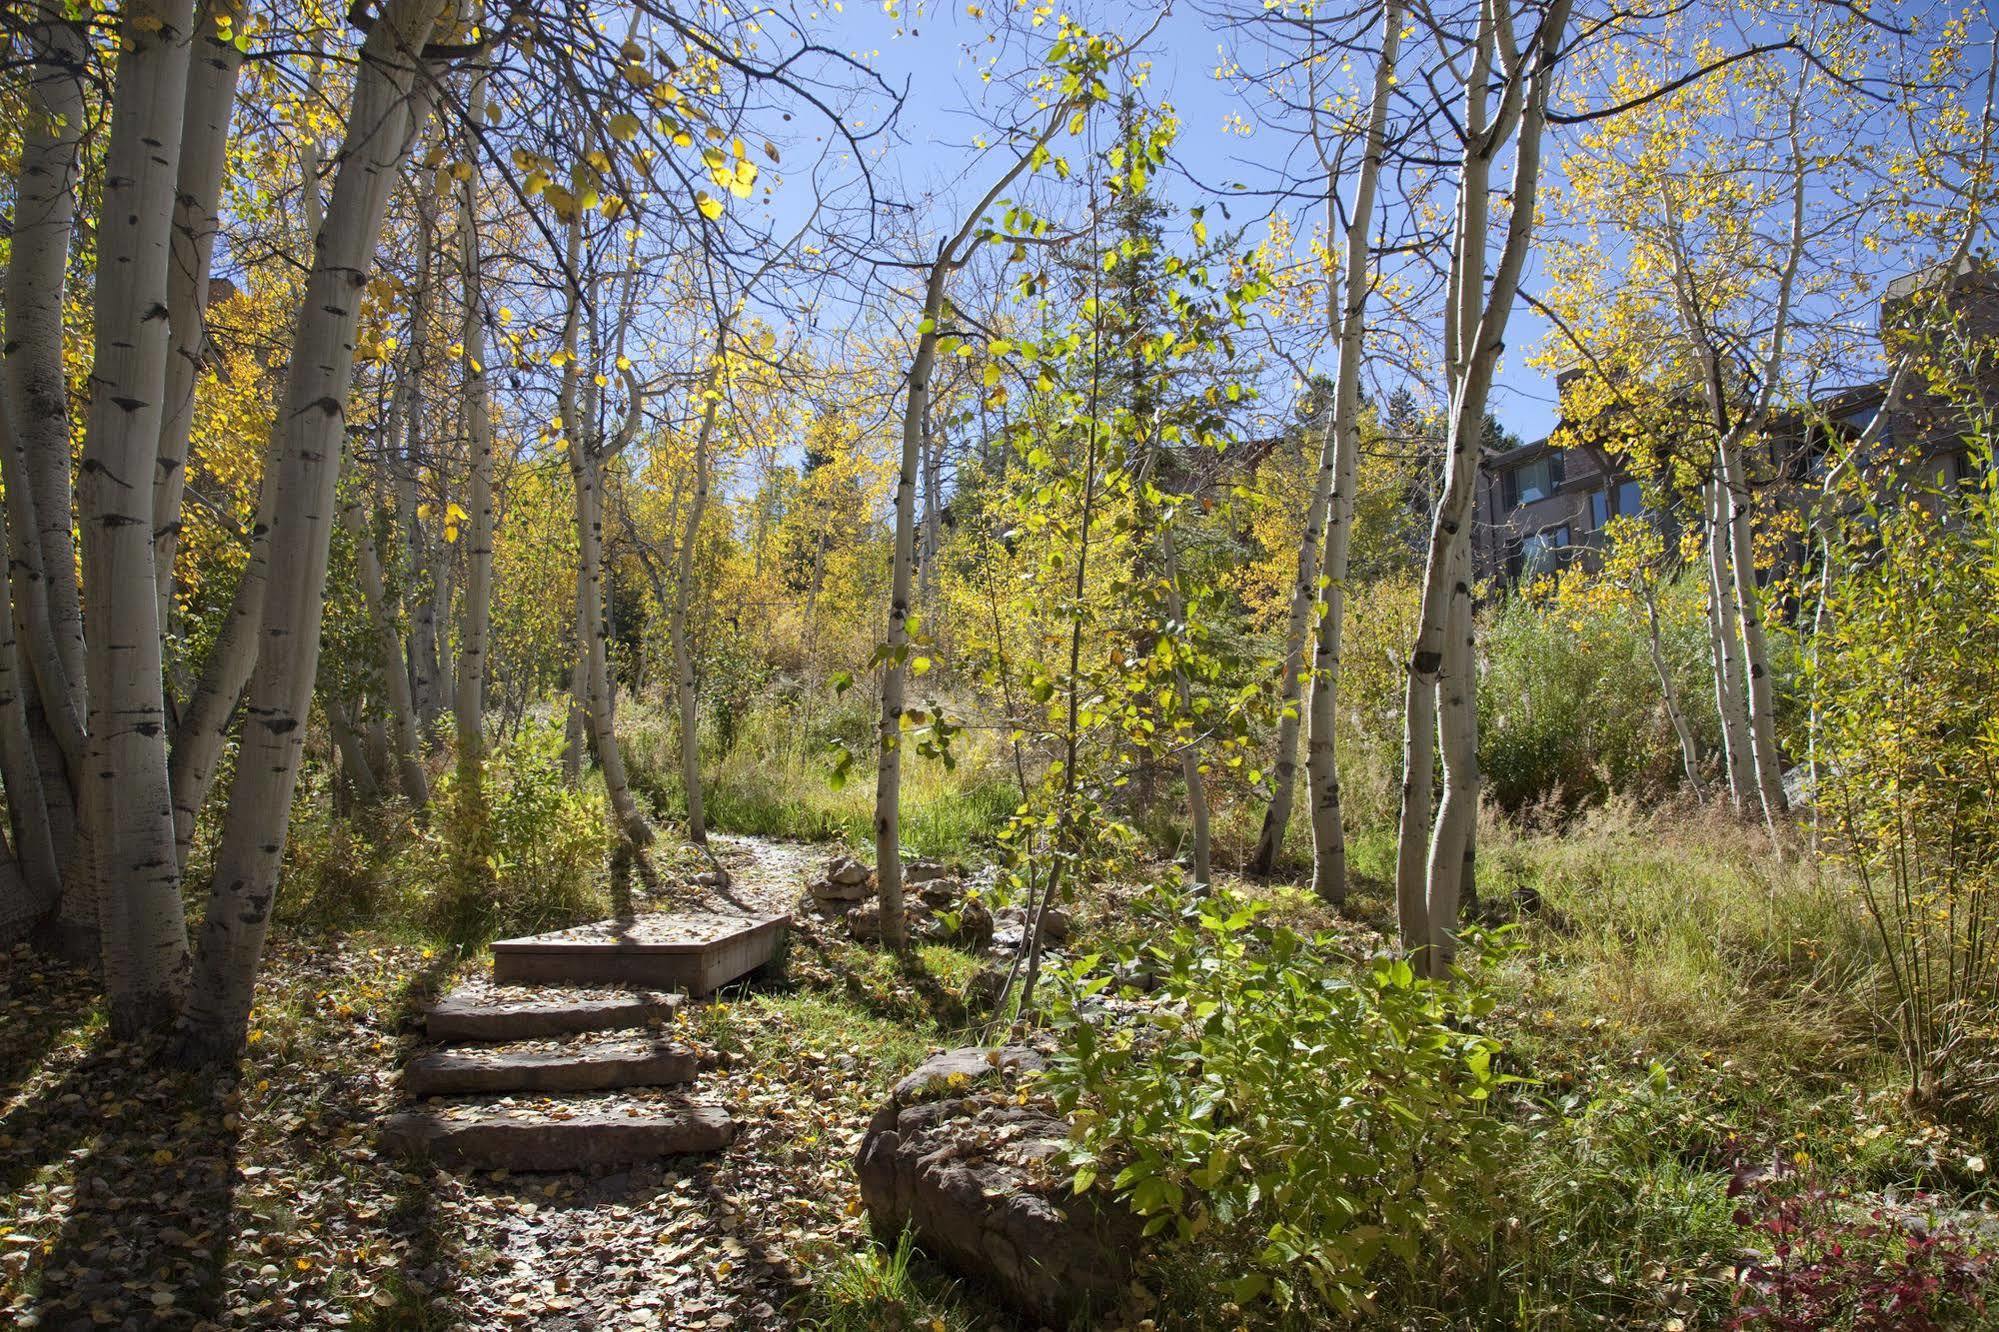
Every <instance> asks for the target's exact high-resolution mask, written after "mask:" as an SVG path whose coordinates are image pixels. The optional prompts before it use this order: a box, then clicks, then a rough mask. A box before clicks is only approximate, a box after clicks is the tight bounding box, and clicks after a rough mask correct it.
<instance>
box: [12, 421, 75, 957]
mask: <svg viewBox="0 0 1999 1332" xmlns="http://www.w3.org/2000/svg"><path fill="white" fill-rule="evenodd" d="M6 430H7V411H6V402H5V395H4V394H0V435H4V434H5V432H6ZM11 583H12V579H11V578H10V576H9V572H8V570H7V568H6V567H5V562H4V561H0V781H4V782H5V787H6V793H7V815H8V822H9V826H10V828H11V830H12V833H13V838H12V842H13V849H14V852H15V856H14V858H15V860H16V861H18V862H19V863H18V866H17V876H18V883H17V884H16V885H15V887H16V890H17V891H16V893H15V896H14V898H13V901H14V904H15V905H14V910H13V911H12V912H9V911H8V910H7V909H6V908H4V907H0V943H12V942H15V941H16V940H18V939H19V938H20V936H21V934H22V932H24V931H25V930H26V929H27V928H29V927H32V926H34V925H38V924H40V923H41V922H42V921H44V920H46V919H47V918H48V917H49V916H50V915H51V914H52V913H53V912H54V911H55V909H56V903H57V902H58V901H59V900H60V898H61V896H62V862H61V861H60V859H59V858H58V857H57V855H56V845H55V835H54V833H53V832H52V831H51V830H50V827H49V811H48V804H47V800H46V798H45V797H44V795H43V792H42V774H41V771H40V769H39V768H38V767H37V766H36V763H35V751H34V746H33V744H32V743H31V742H30V741H29V739H28V714H27V699H26V691H27V690H28V689H29V688H31V687H32V686H31V685H30V684H29V682H28V680H27V679H26V673H25V671H24V670H23V669H22V667H21V658H20V651H19V646H20V645H19V640H18V637H17V635H16V633H15V630H14V600H13V593H12V587H11Z"/></svg>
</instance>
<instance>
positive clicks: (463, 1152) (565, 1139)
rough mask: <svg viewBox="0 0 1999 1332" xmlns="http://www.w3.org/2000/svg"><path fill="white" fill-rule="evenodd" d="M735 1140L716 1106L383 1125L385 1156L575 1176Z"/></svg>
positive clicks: (470, 1112)
mask: <svg viewBox="0 0 1999 1332" xmlns="http://www.w3.org/2000/svg"><path fill="white" fill-rule="evenodd" d="M735 1136H736V1125H735V1122H734V1121H733V1120H731V1119H730V1118H729V1112H728V1111H726V1110H724V1109H722V1108H721V1107H720V1106H711V1105H689V1104H686V1103H684V1102H678V1101H639V1100H628V1099H619V1098H603V1099H589V1098H581V1099H577V1100H574V1101H552V1102H551V1101H544V1102H533V1103H519V1104H517V1103H511V1102H503V1103H500V1104H497V1105H443V1106H434V1107H429V1108H426V1109H422V1110H406V1111H404V1112H402V1113H401V1114H397V1115H392V1116H390V1117H389V1119H388V1121H387V1122H386V1123H384V1124H383V1125H382V1131H381V1136H380V1139H379V1145H380V1148H381V1150H382V1151H383V1152H385V1153H387V1154H389V1155H392V1156H402V1157H411V1158H418V1159H423V1160H428V1161H430V1162H432V1163H434V1164H436V1165H440V1166H444V1167H447V1168H449V1167H469V1168H471V1169H475V1170H520V1171H534V1170H578V1169H581V1168H583V1167H585V1166H624V1165H636V1164H638V1163H640V1162H643V1161H653V1160H657V1159H659V1158H660V1157H664V1156H691V1155H695V1154H697V1153H705V1152H718V1151H721V1150H722V1149H723V1148H725V1147H727V1146H728V1145H729V1143H730V1142H731V1141H732V1140H733V1139H734V1138H735Z"/></svg>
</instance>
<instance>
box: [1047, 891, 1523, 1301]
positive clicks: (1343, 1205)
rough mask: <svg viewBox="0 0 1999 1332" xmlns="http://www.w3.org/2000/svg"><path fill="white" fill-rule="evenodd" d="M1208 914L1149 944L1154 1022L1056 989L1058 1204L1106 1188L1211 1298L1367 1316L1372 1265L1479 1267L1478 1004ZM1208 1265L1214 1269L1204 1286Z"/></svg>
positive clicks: (1472, 986)
mask: <svg viewBox="0 0 1999 1332" xmlns="http://www.w3.org/2000/svg"><path fill="white" fill-rule="evenodd" d="M1262 916H1263V907H1262V906H1261V904H1259V903H1254V902H1250V901H1247V900H1245V899H1242V898H1239V897H1235V896H1232V895H1230V894H1227V893H1218V894H1216V895H1214V896H1212V897H1210V898H1207V899H1206V900H1204V901H1201V902H1199V903H1197V904H1194V905H1192V906H1189V907H1187V908H1185V909H1184V911H1181V912H1179V913H1178V918H1177V919H1169V920H1167V921H1166V922H1164V924H1163V925H1162V926H1161V928H1160V929H1159V930H1158V931H1157V932H1156V934H1157V938H1158V942H1156V943H1154V944H1152V945H1150V946H1149V947H1148V948H1146V949H1145V953H1144V956H1143V958H1142V959H1126V962H1127V964H1131V963H1133V962H1137V963H1138V964H1139V965H1143V966H1146V967H1148V968H1149V969H1150V970H1151V972H1152V974H1153V975H1155V976H1156V977H1157V978H1158V980H1159V987H1158V990H1157V991H1156V993H1155V994H1154V996H1153V998H1154V1000H1155V1004H1154V1005H1153V1006H1150V1007H1148V1008H1147V1009H1146V1010H1145V1012H1144V1015H1143V1016H1141V1017H1139V1018H1136V1019H1134V1020H1132V1021H1127V1022H1121V1021H1106V1020H1105V1019H1104V1013H1103V1010H1102V1008H1101V1005H1100V1003H1099V996H1100V995H1101V992H1102V991H1103V990H1104V989H1105V988H1107V987H1108V985H1109V984H1110V977H1109V976H1108V975H1106V974H1102V973H1099V974H1095V975H1092V971H1093V970H1094V968H1095V966H1096V962H1097V959H1088V960H1086V961H1084V962H1083V963H1080V964H1078V965H1077V966H1076V967H1075V968H1073V969H1072V970H1071V971H1070V972H1069V973H1068V974H1067V977H1066V979H1067V981H1068V984H1067V986H1066V991H1065V994H1064V995H1063V997H1062V998H1061V999H1060V1000H1059V1001H1058V1005H1057V1008H1056V1017H1055V1020H1056V1022H1057V1025H1058V1027H1059V1028H1060V1030H1061V1036H1062V1040H1061V1048H1062V1053H1061V1054H1060V1055H1059V1056H1058V1057H1057V1058H1056V1060H1055V1061H1054V1064H1053V1067H1052V1068H1051V1071H1050V1074H1049V1080H1048V1085H1049V1087H1050V1088H1051V1090H1052V1091H1053V1093H1054V1095H1055V1097H1056V1102H1057V1104H1058V1106H1059V1107H1060V1108H1061V1109H1062V1110H1063V1111H1064V1112H1065V1113H1068V1114H1070V1115H1071V1116H1072V1117H1073V1119H1074V1121H1075V1124H1076V1129H1077V1132H1076V1141H1075V1143H1074V1145H1073V1147H1072V1148H1071V1151H1070V1163H1071V1165H1072V1166H1073V1167H1074V1169H1075V1172H1076V1173H1075V1188H1076V1189H1077V1191H1078V1192H1081V1191H1084V1190H1087V1189H1089V1188H1091V1187H1092V1186H1094V1185H1096V1184H1097V1182H1098V1180H1099V1179H1100V1178H1101V1177H1105V1176H1107V1177H1108V1178H1109V1184H1110V1187H1111V1188H1113V1189H1114V1190H1116V1192H1117V1193H1118V1194H1119V1195H1120V1196H1122V1197H1123V1198H1125V1199H1126V1200H1127V1201H1128V1202H1129V1204H1130V1205H1131V1207H1132V1208H1133V1209H1134V1210H1135V1211H1136V1212H1137V1213H1138V1214H1139V1215H1141V1216H1143V1217H1145V1218H1146V1225H1147V1230H1148V1232H1149V1233H1153V1234H1159V1233H1165V1234H1167V1235H1168V1236H1169V1237H1170V1238H1171V1239H1175V1240H1177V1241H1179V1242H1181V1243H1182V1244H1184V1245H1186V1246H1187V1254H1188V1256H1189V1257H1190V1258H1196V1259H1198V1260H1199V1261H1200V1262H1201V1263H1203V1264H1205V1265H1206V1268H1207V1275H1208V1277H1209V1278H1210V1283H1211V1284H1213V1282H1214V1281H1216V1280H1219V1281H1221V1282H1222V1284H1224V1286H1225V1288H1226V1293H1227V1295H1228V1296H1229V1298H1231V1299H1233V1300H1235V1301H1237V1302H1240V1303H1248V1302H1250V1301H1252V1300H1258V1299H1268V1300H1270V1301H1272V1302H1274V1303H1275V1304H1277V1305H1278V1306H1280V1307H1291V1306H1294V1305H1300V1304H1311V1303H1317V1304H1319V1305H1321V1306H1323V1307H1326V1308H1329V1309H1331V1310H1332V1311H1334V1312H1336V1313H1339V1314H1341V1315H1355V1314H1359V1313H1363V1312H1366V1311H1367V1310H1368V1309H1369V1308H1370V1307H1371V1301H1372V1292H1373V1290H1374V1289H1375V1287H1376V1285H1377V1284H1378V1283H1379V1282H1380V1281H1381V1280H1382V1279H1384V1264H1392V1263H1400V1264H1401V1265H1403V1266H1404V1267H1405V1268H1406V1269H1410V1270H1413V1269H1415V1267H1416V1265H1417V1263H1418V1261H1419V1257H1420V1258H1421V1260H1422V1261H1423V1262H1425V1263H1426V1264H1432V1265H1433V1264H1435V1263H1436V1262H1437V1257H1438V1251H1439V1249H1440V1248H1442V1249H1443V1250H1445V1251H1447V1252H1456V1251H1463V1250H1466V1249H1473V1248H1477V1247H1479V1246H1481V1245H1482V1244H1483V1243H1484V1242H1485V1240H1486V1239H1487V1238H1489V1235H1490V1220H1491V1215H1492V1210H1491V1183H1490V1182H1491V1180H1492V1179H1493V1178H1494V1173H1495V1171H1494V1164H1495V1161H1496V1159H1497V1156H1498V1147H1499V1143H1500V1137H1501V1134H1502V1132H1503V1127H1502V1125H1501V1123H1500V1121H1499V1120H1498V1118H1497V1117H1496V1116H1494V1115H1492V1114H1490V1113H1488V1103H1489V1101H1490V1098H1491V1097H1492V1095H1493V1093H1494V1091H1495V1090H1496V1089H1497V1088H1498V1086H1499V1085H1500V1084H1501V1083H1503V1082H1505V1081H1508V1080H1509V1079H1507V1078H1506V1077H1505V1076H1504V1075H1502V1074H1500V1073H1499V1072H1498V1071H1497V1070H1496V1069H1495V1068H1494V1066H1493V1061H1494V1056H1495V1055H1496V1054H1497V1052H1498V1044H1497V1042H1496V1041H1494V1040H1492V1039H1491V1038H1490V1037H1488V1036H1485V1035H1483V1034H1481V1033H1480V1032H1479V1031H1478V1030H1477V1023H1478V1020H1479V1019H1481V1018H1482V1017H1484V1016H1485V1014H1486V1013H1487V1012H1488V1011H1489V1009H1490V1007H1491V1003H1490V1000H1489V999H1488V998H1487V997H1486V996H1485V994H1484V992H1483V990H1482V989H1481V988H1480V987H1479V985H1478V984H1477V983H1475V982H1474V981H1472V980H1470V979H1460V980H1457V981H1453V982H1452V983H1450V984H1444V985H1439V984H1433V983H1430V982H1427V981H1422V980H1418V979H1417V978H1416V977H1415V976H1414V975H1413V974H1412V972H1411V970H1410V967H1409V965H1408V963H1407V962H1405V961H1403V960H1401V959H1396V958H1388V957H1380V958H1375V959H1372V960H1370V961H1367V962H1362V963H1358V964H1356V963H1355V962H1354V961H1353V960H1352V959H1351V958H1349V957H1347V956H1345V955H1343V954H1342V953H1341V952H1340V951H1339V949H1338V947H1337V946H1336V944H1335V942H1334V940H1333V939H1332V938H1331V937H1330V936H1319V937H1314V938H1306V937H1303V936H1301V935H1299V934H1297V933H1295V932H1293V931H1292V930H1290V929H1288V928H1285V927H1282V926H1275V925H1272V924H1270V923H1268V922H1267V921H1265V920H1264V919H1262ZM1217 1262H1221V1263H1226V1264H1228V1265H1229V1270H1222V1271H1218V1270H1215V1269H1216V1264H1217Z"/></svg>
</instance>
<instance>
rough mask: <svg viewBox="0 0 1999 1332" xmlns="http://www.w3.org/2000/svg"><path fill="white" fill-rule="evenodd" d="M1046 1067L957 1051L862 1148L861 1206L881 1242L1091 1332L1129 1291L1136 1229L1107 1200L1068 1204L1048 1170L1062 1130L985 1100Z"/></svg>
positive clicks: (921, 1080)
mask: <svg viewBox="0 0 1999 1332" xmlns="http://www.w3.org/2000/svg"><path fill="white" fill-rule="evenodd" d="M1041 1062H1042V1061H1041V1057H1040V1056H1039V1055H1038V1054H1037V1053H1036V1052H1034V1051H1033V1050H1030V1049H1026V1048H1024V1047H1019V1046H1008V1047H1005V1048H1004V1049H1001V1050H982V1049H976V1048H974V1049H965V1050H952V1051H949V1052H947V1053H945V1054H941V1055H937V1056H935V1057H934V1058H932V1059H930V1060H929V1061H927V1062H926V1063H924V1064H923V1065H922V1066H921V1067H919V1068H918V1069H917V1070H916V1071H915V1072H914V1073H912V1074H910V1075H909V1076H908V1077H907V1078H904V1079H903V1080H902V1081H901V1082H900V1083H898V1084H896V1088H895V1090H894V1091H893V1092H892V1093H890V1096H889V1099H888V1102H887V1103H886V1104H884V1105H883V1106H882V1107H881V1109H879V1110H878V1111H876V1112H875V1116H874V1119H873V1121H872V1122H871V1123H870V1124H869V1126H868V1131H867V1135H866V1136H865V1137H864V1138H863V1139H862V1141H861V1151H860V1156H859V1159H858V1160H857V1162H856V1169H857V1172H858V1174H859V1177H860V1186H861V1201H862V1202H863V1204H865V1206H866V1207H867V1209H868V1213H869V1216H870V1219H871V1220H872V1222H873V1224H874V1227H875V1232H876V1234H877V1235H879V1236H881V1237H883V1238H891V1237H893V1236H895V1235H898V1234H900V1233H901V1232H902V1230H903V1229H904V1228H905V1227H907V1228H910V1229H913V1230H914V1231H915V1233H916V1242H917V1245H918V1246H919V1247H920V1248H921V1249H922V1250H923V1252H924V1253H926V1254H928V1255H929V1256H930V1257H932V1258H933V1259H935V1260H937V1261H938V1262H940V1263H943V1264H944V1265H945V1266H947V1267H950V1268H952V1269H953V1270H955V1271H957V1272H959V1273H960V1274H962V1275H964V1276H966V1277H968V1278H971V1279H973V1280H975V1281H978V1282H981V1283H983V1284H984V1285H986V1286H988V1287H990V1288H991V1289H992V1290H993V1291H994V1292H996V1293H997V1294H999V1295H1000V1296H1002V1297H1003V1298H1004V1299H1005V1300H1006V1301H1007V1302H1008V1303H1009V1304H1011V1305H1012V1306H1014V1307H1015V1308H1016V1309H1018V1310H1019V1311H1021V1312H1022V1313H1023V1314H1025V1315H1027V1316H1028V1317H1029V1318H1031V1319H1033V1320H1035V1321H1037V1322H1043V1323H1049V1324H1052V1325H1054V1326H1058V1327H1060V1326H1070V1325H1073V1324H1074V1323H1076V1322H1078V1321H1080V1322H1082V1323H1083V1324H1084V1325H1094V1324H1093V1323H1092V1322H1091V1319H1092V1315H1101V1314H1103V1313H1104V1312H1105V1311H1107V1310H1109V1309H1111V1308H1113V1307H1115V1306H1116V1305H1117V1304H1118V1302H1119V1300H1120V1299H1121V1298H1122V1296H1123V1294H1124V1292H1125V1290H1126V1289H1127V1287H1128V1285H1129V1283H1130V1280H1131V1273H1132V1261H1133V1259H1134V1257H1135V1256H1136V1254H1137V1253H1138V1251H1139V1245H1140V1240H1141V1232H1142V1227H1141V1225H1140V1223H1139V1221H1138V1219H1137V1218H1136V1217H1134V1216H1133V1215H1132V1214H1131V1213H1130V1212H1129V1211H1128V1210H1126V1209H1125V1208H1123V1207H1122V1206H1120V1205H1119V1204H1118V1203H1116V1202H1115V1201H1114V1200H1113V1199H1111V1198H1110V1197H1109V1195H1107V1194H1105V1193H1104V1192H1103V1191H1102V1190H1101V1189H1098V1190H1093V1191H1091V1192H1088V1193H1084V1194H1082V1195H1080V1196H1078V1195H1075V1194H1073V1193H1072V1192H1071V1191H1070V1188H1069V1185H1068V1180H1067V1172H1066V1171H1065V1170H1062V1169H1060V1168H1059V1166H1058V1165H1057V1163H1056V1162H1055V1161H1054V1158H1055V1157H1056V1156H1057V1154H1058V1153H1059V1152H1060V1151H1061V1149H1062V1145H1063V1143H1064V1142H1065V1141H1066V1140H1067V1139H1068V1137H1069V1131H1070V1126H1069V1124H1068V1122H1067V1121H1066V1120H1064V1119H1062V1118H1060V1117H1059V1116H1057V1115H1056V1114H1054V1113H1053V1112H1052V1111H1051V1110H1049V1109H1047V1108H1044V1107H1043V1106H1039V1105H1033V1104H1030V1105H1019V1104H1015V1103H1014V1101H1013V1099H1012V1098H1011V1097H1003V1096H990V1097H982V1096H981V1095H980V1094H979V1092H980V1090H981V1088H982V1087H984V1086H986V1085H987V1084H988V1083H991V1082H1002V1081H1003V1080H1005V1079H1007V1078H1010V1077H1012V1076H1013V1075H1015V1074H1017V1073H1018V1072H1021V1071H1024V1070H1029V1069H1034V1068H1038V1067H1040V1066H1041ZM993 1090H998V1091H1004V1088H1003V1087H999V1088H994V1089H993Z"/></svg>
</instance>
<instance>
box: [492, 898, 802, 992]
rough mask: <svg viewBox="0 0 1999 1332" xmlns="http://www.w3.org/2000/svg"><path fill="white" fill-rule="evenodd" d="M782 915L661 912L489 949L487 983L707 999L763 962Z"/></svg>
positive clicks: (778, 934) (786, 918) (773, 946)
mask: <svg viewBox="0 0 1999 1332" xmlns="http://www.w3.org/2000/svg"><path fill="white" fill-rule="evenodd" d="M790 924H791V917H790V915H789V914H778V915H769V916H744V915H730V914H724V913H719V912H701V911H667V912H659V913H656V914H652V915H644V916H633V917H630V918H626V919H619V920H600V921H597V922H595V923H594V924H590V925H579V926H577V927H576V928H574V929H569V930H558V931H556V932H555V933H553V934H535V935H530V936H528V937H527V938H523V939H502V940H500V941H499V942H498V943H495V944H494V945H493V981H494V983H495V984H497V985H522V984H529V983H533V982H546V981H555V982H560V983H564V984H571V985H644V986H651V987H656V988H660V989H669V990H684V991H685V992H686V993H688V994H710V993H712V992H714V991H715V990H718V989H720V988H721V987H722V986H724V985H727V984H728V983H729V982H730V981H733V980H736V979H738V978H740V977H742V976H746V975H748V974H749V973H750V972H752V971H754V970H756V969H757V968H758V967H760V966H762V965H763V964H764V963H766V962H768V961H770V959H771V957H772V956H773V955H774V954H775V953H776V952H777V943H778V940H779V939H780V938H782V937H783V934H784V931H785V928H786V927H787V926H788V925H790Z"/></svg>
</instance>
